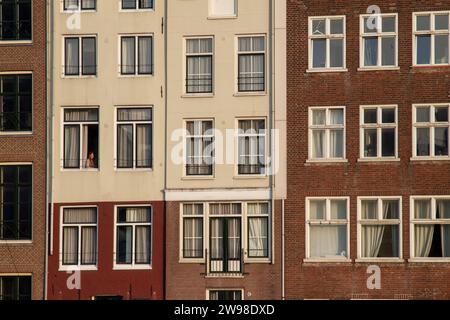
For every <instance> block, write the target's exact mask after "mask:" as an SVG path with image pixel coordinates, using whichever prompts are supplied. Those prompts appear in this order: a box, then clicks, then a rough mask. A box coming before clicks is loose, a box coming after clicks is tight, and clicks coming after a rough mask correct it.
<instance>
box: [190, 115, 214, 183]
mask: <svg viewBox="0 0 450 320" xmlns="http://www.w3.org/2000/svg"><path fill="white" fill-rule="evenodd" d="M213 163H214V132H213V121H211V120H193V121H186V175H187V176H210V175H212V174H213Z"/></svg>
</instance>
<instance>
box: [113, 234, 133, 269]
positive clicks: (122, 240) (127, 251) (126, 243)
mask: <svg viewBox="0 0 450 320" xmlns="http://www.w3.org/2000/svg"><path fill="white" fill-rule="evenodd" d="M132 241H133V227H131V226H129V227H124V226H120V227H117V257H116V263H119V264H131V263H132V257H133V253H132V246H133V243H132Z"/></svg>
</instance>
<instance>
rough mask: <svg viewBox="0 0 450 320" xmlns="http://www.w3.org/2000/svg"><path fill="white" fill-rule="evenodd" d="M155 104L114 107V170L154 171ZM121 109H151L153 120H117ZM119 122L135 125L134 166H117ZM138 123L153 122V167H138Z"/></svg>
mask: <svg viewBox="0 0 450 320" xmlns="http://www.w3.org/2000/svg"><path fill="white" fill-rule="evenodd" d="M153 107H154V106H153V105H146V106H116V107H115V108H114V158H113V159H114V171H150V172H151V171H153V167H154V166H155V164H154V154H155V151H154V146H155V143H154V142H155V137H154V133H155V127H154V124H153V120H154V116H155V114H154V108H153ZM119 109H151V110H152V120H151V121H134V120H131V121H120V122H119V121H117V112H118V110H119ZM119 124H129V125H133V168H119V167H118V166H117V137H118V136H117V126H118V125H119ZM137 124H151V126H152V141H151V144H152V167H151V168H137V167H136V159H137V157H136V151H137V149H136V141H137V139H136V125H137Z"/></svg>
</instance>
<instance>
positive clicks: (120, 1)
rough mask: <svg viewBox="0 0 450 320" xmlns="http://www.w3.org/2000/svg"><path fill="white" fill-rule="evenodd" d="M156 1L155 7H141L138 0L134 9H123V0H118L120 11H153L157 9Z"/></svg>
mask: <svg viewBox="0 0 450 320" xmlns="http://www.w3.org/2000/svg"><path fill="white" fill-rule="evenodd" d="M156 1H157V0H153V8H143V9H139V0H136V7H135V8H134V9H123V8H122V0H118V6H119V12H153V11H155V7H156Z"/></svg>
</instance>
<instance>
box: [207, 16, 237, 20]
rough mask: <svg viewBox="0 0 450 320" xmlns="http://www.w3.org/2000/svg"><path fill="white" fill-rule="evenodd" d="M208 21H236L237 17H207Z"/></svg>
mask: <svg viewBox="0 0 450 320" xmlns="http://www.w3.org/2000/svg"><path fill="white" fill-rule="evenodd" d="M207 19H208V20H229V19H237V15H232V16H208V18H207Z"/></svg>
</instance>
